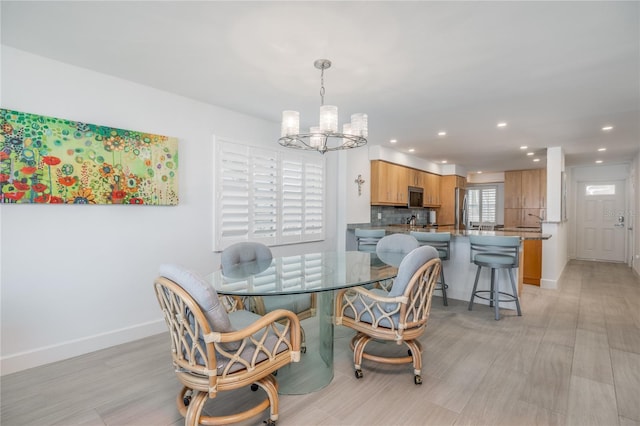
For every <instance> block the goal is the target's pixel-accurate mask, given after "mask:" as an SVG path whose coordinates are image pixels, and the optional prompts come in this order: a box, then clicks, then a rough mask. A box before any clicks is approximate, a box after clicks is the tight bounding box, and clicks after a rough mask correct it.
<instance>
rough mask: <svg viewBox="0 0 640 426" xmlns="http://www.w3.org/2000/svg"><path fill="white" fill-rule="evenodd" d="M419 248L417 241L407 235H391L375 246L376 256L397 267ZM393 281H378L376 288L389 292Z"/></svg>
mask: <svg viewBox="0 0 640 426" xmlns="http://www.w3.org/2000/svg"><path fill="white" fill-rule="evenodd" d="M418 247H420V244H419V243H418V240H416V239H415V237H413V236H411V235H408V234H391V235H387V236H386V237H383V238H381V239H380V241H378V244H377V245H376V256H378V259H380V260H381V261H383V262H384V263H386V264H387V265H392V266H396V267H399V266H400V263H402V260H403V259H404V258H405V256H407V255H408V254H409V253H411V252H412V251H413V250H415V249H417V248H418ZM393 282H394V280H386V281H379V282H378V283H377V286H379V287H381V288H382V289H383V290H385V291H389V289H390V288H391V286H393Z"/></svg>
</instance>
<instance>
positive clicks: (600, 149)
mask: <svg viewBox="0 0 640 426" xmlns="http://www.w3.org/2000/svg"><path fill="white" fill-rule="evenodd" d="M606 150H607V148H598V151H599V152H602V151H606Z"/></svg>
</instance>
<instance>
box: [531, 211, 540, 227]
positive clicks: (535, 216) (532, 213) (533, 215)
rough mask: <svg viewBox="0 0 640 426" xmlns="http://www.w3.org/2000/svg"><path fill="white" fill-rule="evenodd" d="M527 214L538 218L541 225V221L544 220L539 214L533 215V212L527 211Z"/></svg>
mask: <svg viewBox="0 0 640 426" xmlns="http://www.w3.org/2000/svg"><path fill="white" fill-rule="evenodd" d="M529 216H532V217H535V218H536V219H538V222H539V224H540V225H542V222H543V221H544V219H543V218H542V217H541V216H538V215H535V214H533V213H529Z"/></svg>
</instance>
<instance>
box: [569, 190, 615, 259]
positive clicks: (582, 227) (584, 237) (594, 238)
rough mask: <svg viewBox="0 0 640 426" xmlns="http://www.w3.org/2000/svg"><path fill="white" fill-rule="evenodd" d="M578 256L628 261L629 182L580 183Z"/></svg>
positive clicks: (581, 257) (577, 226) (577, 228)
mask: <svg viewBox="0 0 640 426" xmlns="http://www.w3.org/2000/svg"><path fill="white" fill-rule="evenodd" d="M577 207H578V211H577V212H576V218H577V222H576V232H577V247H578V249H577V255H578V258H580V259H590V260H603V261H610V262H624V261H625V253H624V252H625V234H626V222H627V220H628V218H626V217H625V182H624V181H623V180H615V181H607V182H602V181H599V182H578V199H577Z"/></svg>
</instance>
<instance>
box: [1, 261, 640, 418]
mask: <svg viewBox="0 0 640 426" xmlns="http://www.w3.org/2000/svg"><path fill="white" fill-rule="evenodd" d="M451 285H455V283H451ZM559 287H560V288H559V289H558V290H542V289H540V288H538V287H533V286H525V290H524V291H523V295H522V309H523V316H522V317H516V316H515V314H514V312H513V311H508V310H505V311H503V318H502V319H501V320H500V321H495V320H494V319H493V314H492V311H490V310H489V308H488V307H487V306H482V305H476V306H475V307H474V310H473V311H472V312H469V311H468V310H467V305H466V303H464V302H460V301H455V300H450V305H449V307H443V306H442V303H441V299H440V298H436V299H435V300H434V305H433V308H432V314H431V319H430V323H429V327H428V330H427V332H426V333H425V335H424V336H423V338H422V339H421V341H422V343H423V346H424V354H423V359H424V369H423V373H422V377H423V381H424V383H423V385H421V386H416V385H414V384H413V374H412V372H411V368H410V367H409V366H379V365H375V364H373V363H371V362H367V361H365V364H364V366H363V370H364V377H363V378H362V379H361V380H357V379H356V378H355V377H354V374H353V367H352V361H351V351H350V350H349V339H350V336H351V334H350V332H349V331H348V330H346V329H344V328H342V327H337V329H336V341H335V353H336V356H335V377H334V379H333V381H332V383H331V384H330V385H329V386H328V387H326V388H324V389H322V390H321V391H319V392H316V393H313V394H309V395H302V396H286V395H285V396H282V397H281V399H280V420H279V421H278V424H279V425H281V426H287V425H296V426H298V425H385V426H388V425H453V424H455V425H513V426H516V425H517V426H520V425H534V424H540V425H556V424H557V425H580V426H582V425H589V424H592V425H622V426H630V425H640V279H638V277H637V276H634V275H633V273H632V272H631V270H630V269H629V268H627V267H626V266H625V265H619V264H606V263H595V262H584V261H571V262H570V263H569V264H568V265H567V267H566V268H565V272H564V274H563V276H562V279H561V282H560V286H559ZM149 288H150V291H149V294H150V297H152V293H151V284H150V285H149ZM168 343H169V342H168V336H167V335H166V334H162V335H158V336H153V337H149V338H146V339H143V340H139V341H136V342H133V343H128V344H125V345H120V346H117V347H113V348H109V349H105V350H102V351H98V352H95V353H92V354H88V355H84V356H80V357H77V358H74V359H71V360H66V361H63V362H58V363H55V364H50V365H47V366H43V367H38V368H34V369H31V370H28V371H24V372H20V373H16V374H11V375H8V376H5V377H2V379H1V382H0V383H1V386H2V389H1V397H2V411H1V417H0V422H1V424H2V425H3V426H13V425H16V426H18V425H19V426H22V425H40V426H41V425H144V426H146V425H180V424H183V420H182V418H181V416H180V414H179V413H178V411H177V409H176V407H175V396H176V393H177V391H178V389H179V387H180V386H179V384H178V382H177V380H176V378H175V376H174V374H173V371H172V368H171V365H170V357H169V349H168V348H169V346H168ZM259 396H260V392H251V391H249V390H248V389H246V390H245V389H241V390H239V391H237V392H234V394H232V395H227V396H222V397H219V398H217V399H216V400H214V401H213V405H209V406H208V407H207V409H208V410H211V411H216V410H217V412H220V411H221V410H222V411H227V412H228V411H229V410H231V411H233V410H234V409H235V408H237V407H238V406H241V405H243V404H246V403H247V402H248V401H249V402H250V401H251V400H252V399H253V398H257V397H259ZM267 416H268V415H267V414H266V412H265V414H264V415H263V416H258V417H256V418H255V419H254V420H253V421H251V422H245V423H242V424H243V425H257V424H261V423H262V421H263V420H264V419H266V418H267Z"/></svg>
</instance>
